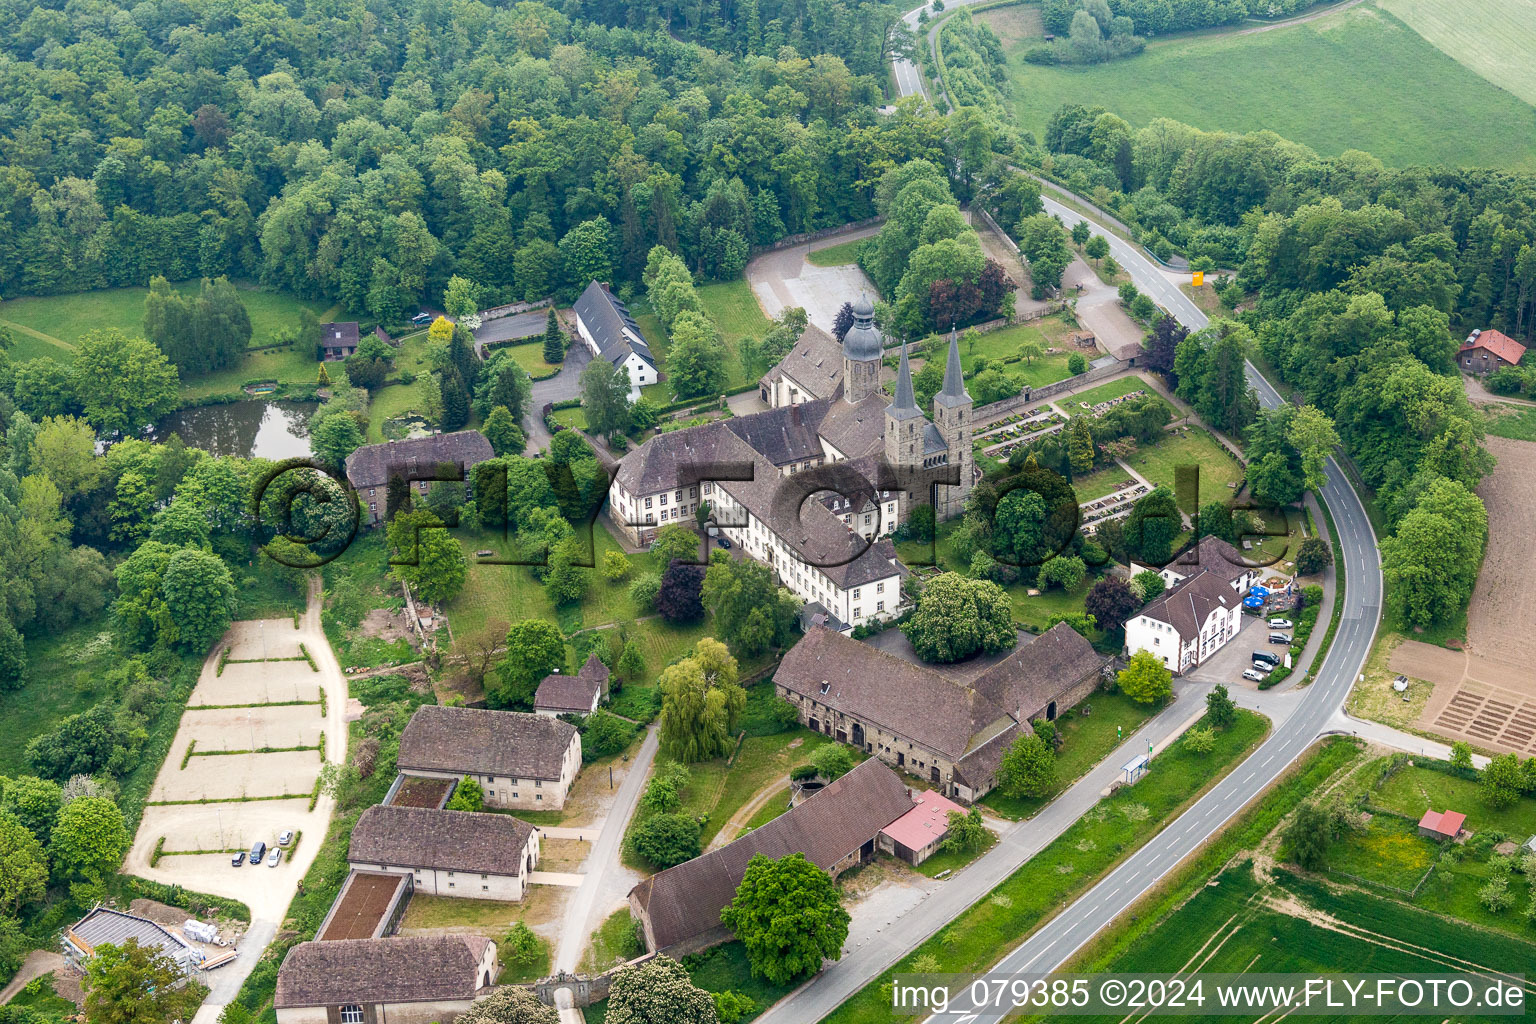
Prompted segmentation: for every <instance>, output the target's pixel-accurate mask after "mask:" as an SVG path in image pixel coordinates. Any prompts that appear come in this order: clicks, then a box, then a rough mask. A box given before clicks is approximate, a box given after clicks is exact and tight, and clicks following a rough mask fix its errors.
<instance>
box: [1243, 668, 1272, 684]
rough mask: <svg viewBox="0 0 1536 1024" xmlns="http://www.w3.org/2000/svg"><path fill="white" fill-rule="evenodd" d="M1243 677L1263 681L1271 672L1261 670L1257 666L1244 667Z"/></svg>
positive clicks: (1257, 681)
mask: <svg viewBox="0 0 1536 1024" xmlns="http://www.w3.org/2000/svg"><path fill="white" fill-rule="evenodd" d="M1243 678H1244V679H1247V680H1249V681H1250V682H1255V683H1262V682H1263V681H1264V680H1265V679H1268V678H1269V673H1268V672H1260V671H1259V670H1258V669H1256V668H1245V669H1243Z"/></svg>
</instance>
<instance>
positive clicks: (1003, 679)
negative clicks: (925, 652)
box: [971, 622, 1107, 722]
mask: <svg viewBox="0 0 1536 1024" xmlns="http://www.w3.org/2000/svg"><path fill="white" fill-rule="evenodd" d="M1106 660H1107V659H1105V658H1104V656H1103V655H1101V654H1099V652H1098V651H1095V650H1094V649H1093V645H1092V644H1090V643H1089V642H1088V641H1087V640H1086V639H1084V638H1083V635H1082V634H1081V633H1079V632H1078V631H1077V630H1075V629H1073V628H1072V627H1071V626H1069V625H1067V624H1066V623H1065V622H1058V623H1056V625H1054V626H1052V627H1051V628H1050V629H1048V630H1046V631H1045V632H1044V633H1041V634H1040V635H1039V636H1037V637H1035V639H1033V640H1031V641H1030V642H1029V643H1028V644H1027V645H1025V646H1023V647H1020V648H1019V649H1018V650H1016V651H1014V652H1013V653H1012V654H1011V655H1009V656H1008V657H1007V658H1005V659H1004V660H1002V661H1000V662H998V663H997V664H996V665H993V666H992V667H991V668H989V669H987V670H986V671H985V672H983V673H982V674H981V675H979V676H977V677H976V679H975V681H974V682H972V683H971V685H972V686H974V687H975V688H976V690H977V691H978V692H979V693H981V694H982V695H983V696H985V697H986V698H987V699H989V700H991V701H992V702H993V703H995V704H997V705H998V706H999V707H1001V708H1003V709H1004V710H1006V711H1007V712H1008V713H1009V714H1011V715H1013V716H1014V717H1015V718H1017V719H1018V720H1019V721H1020V722H1028V721H1030V720H1032V719H1034V718H1036V717H1038V716H1039V715H1040V714H1041V712H1043V711H1044V710H1045V709H1046V707H1047V705H1049V704H1050V702H1051V701H1053V700H1055V699H1056V698H1057V697H1058V696H1060V695H1061V694H1062V693H1063V692H1064V691H1065V690H1067V689H1070V688H1071V687H1073V686H1076V685H1077V684H1078V683H1079V682H1081V681H1082V680H1083V679H1085V678H1086V677H1088V676H1090V675H1092V674H1093V673H1095V672H1098V671H1099V670H1100V669H1101V668H1103V667H1104V663H1105V661H1106Z"/></svg>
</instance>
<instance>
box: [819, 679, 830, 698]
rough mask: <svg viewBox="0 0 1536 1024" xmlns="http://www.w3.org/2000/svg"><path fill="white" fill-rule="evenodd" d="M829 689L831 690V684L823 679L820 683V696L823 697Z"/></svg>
mask: <svg viewBox="0 0 1536 1024" xmlns="http://www.w3.org/2000/svg"><path fill="white" fill-rule="evenodd" d="M830 689H832V684H831V683H829V682H827V680H825V679H823V680H822V681H821V695H822V696H823V697H825V696H826V695H827V691H828V690H830Z"/></svg>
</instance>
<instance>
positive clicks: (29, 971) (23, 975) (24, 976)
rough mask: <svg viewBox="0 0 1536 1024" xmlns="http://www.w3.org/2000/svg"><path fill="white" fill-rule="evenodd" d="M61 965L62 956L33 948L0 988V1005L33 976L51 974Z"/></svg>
mask: <svg viewBox="0 0 1536 1024" xmlns="http://www.w3.org/2000/svg"><path fill="white" fill-rule="evenodd" d="M63 966H64V958H63V957H62V956H60V955H59V954H57V953H51V952H49V951H48V950H46V949H34V950H33V951H32V952H30V953H28V954H27V958H26V959H25V960H23V961H22V964H21V970H19V971H17V972H16V977H14V978H12V979H11V982H10V984H8V985H6V986H5V988H3V989H0V1006H4V1005H5V1004H6V1003H8V1002H10V1001H11V1000H12V999H14V998H16V993H18V992H20V991H21V990H22V989H24V988H26V987H27V985H29V984H30V983H31V982H32V980H33V979H34V978H41V977H42V976H43V975H45V974H51V973H52V972H54V971H56V970H58V969H59V968H60V967H63Z"/></svg>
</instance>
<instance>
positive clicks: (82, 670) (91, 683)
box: [0, 616, 122, 775]
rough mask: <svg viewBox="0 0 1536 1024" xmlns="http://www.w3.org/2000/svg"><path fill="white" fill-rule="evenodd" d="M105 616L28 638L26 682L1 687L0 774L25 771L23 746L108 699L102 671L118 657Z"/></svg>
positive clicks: (115, 662)
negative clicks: (16, 686) (5, 687)
mask: <svg viewBox="0 0 1536 1024" xmlns="http://www.w3.org/2000/svg"><path fill="white" fill-rule="evenodd" d="M121 660H122V659H121V656H120V655H119V654H118V653H117V652H116V651H115V650H114V648H113V646H112V635H111V632H110V623H109V622H108V619H107V617H106V616H102V617H100V618H98V619H94V620H92V621H90V622H83V623H80V624H79V625H76V626H71V627H70V628H69V629H66V630H64V631H62V632H60V633H57V634H54V635H52V636H37V637H33V638H31V639H29V640H28V641H27V683H26V685H25V686H23V687H22V688H21V689H19V690H0V723H4V728H3V731H0V738H3V740H4V742H3V743H0V775H17V774H24V773H26V772H27V771H29V770H30V769H29V768H28V766H27V756H26V755H27V749H26V748H27V744H28V743H29V742H31V741H32V739H34V738H35V737H37V736H40V735H42V734H43V733H45V732H48V731H49V730H51V729H53V728H54V727H55V726H57V725H58V723H59V722H60V721H61V720H62V719H64V718H67V717H68V716H70V715H73V714H77V713H78V712H81V711H85V710H87V709H89V708H90V707H92V706H93V705H95V704H97V703H98V702H100V701H101V700H103V699H105V698H108V697H111V696H112V695H113V694H112V692H111V687H110V686H109V685H108V683H107V681H106V675H107V673H108V672H109V671H110V670H111V669H112V668H113V667H114V666H116V665H117V664H118V663H119V662H120V661H121Z"/></svg>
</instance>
